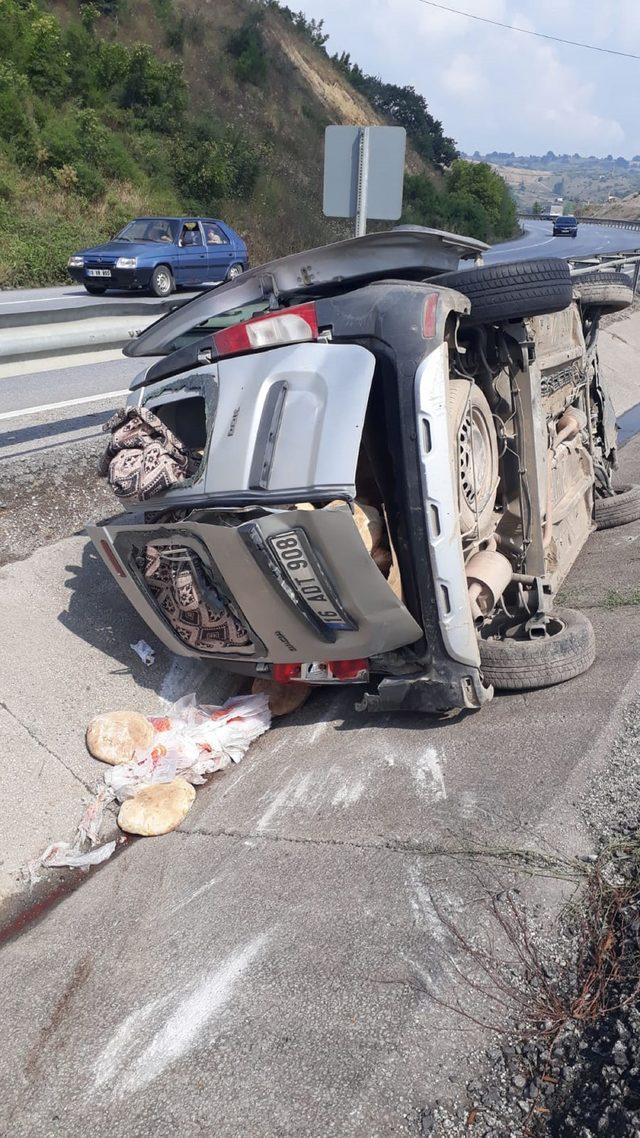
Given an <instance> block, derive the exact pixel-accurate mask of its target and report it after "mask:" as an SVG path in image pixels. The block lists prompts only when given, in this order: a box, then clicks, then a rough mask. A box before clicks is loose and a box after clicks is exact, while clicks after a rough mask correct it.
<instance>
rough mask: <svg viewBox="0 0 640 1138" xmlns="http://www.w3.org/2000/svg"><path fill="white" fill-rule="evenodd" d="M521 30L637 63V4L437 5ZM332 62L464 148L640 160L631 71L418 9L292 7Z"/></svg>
mask: <svg viewBox="0 0 640 1138" xmlns="http://www.w3.org/2000/svg"><path fill="white" fill-rule="evenodd" d="M445 2H446V3H450V4H451V5H452V6H453V7H456V6H460V8H464V9H466V10H467V11H469V12H473V13H474V14H476V15H479V16H485V17H488V18H490V19H495V20H501V21H504V22H505V23H507V24H513V25H514V26H519V27H522V28H525V27H526V28H530V29H531V30H535V31H540V32H545V33H546V32H549V33H551V34H555V35H558V36H561V37H564V38H567V39H578V40H583V41H585V42H592V43H597V44H601V45H602V46H606V47H611V48H614V49H616V50H622V51H631V52H634V51H637V52H638V53H639V54H640V3H638V0H536V3H535V5H533V4H531V3H530V2H529V0H526V3H525V0H445ZM295 6H296V7H299V6H301V7H302V9H303V11H305V12H306V14H307V15H309V16H313V17H314V18H315V19H324V21H325V31H328V32H329V34H330V42H329V44H328V47H329V50H330V51H343V50H344V51H349V52H350V54H351V58H352V59H353V60H355V61H357V62H358V63H359V64H360V66H361V67H363V68H364V70H365V71H368V72H370V73H373V74H377V75H380V76H381V78H383V79H386V80H387V81H389V82H392V83H399V84H410V85H412V86H414V87H415V88H416V90H417V91H419V92H420V93H421V94H423V95H424V96H425V98H426V99H427V102H428V104H429V107H430V110H431V111H432V113H433V114H434V115H435V117H436V118H438V119H440V120H441V121H442V123H443V127H444V130H445V133H447V134H450V135H451V136H452V137H454V138H455V139H456V140H457V141H458V144H459V145H460V146H461V148H462V149H464V150H468V151H473V150H475V149H478V150H481V151H487V150H494V149H495V150H515V151H516V152H517V153H525V154H527V153H544V152H545V151H547V150H550V149H551V150H556V151H559V152H564V151H568V152H570V153H573V152H574V151H576V150H580V151H582V152H583V153H584V152H586V153H590V154H607V153H609V152H612V153H623V154H626V155H627V156H628V157H630V156H631V155H632V154H636V153H638V152H640V119H639V118H638V116H637V114H636V111H635V107H636V104H637V80H638V63H635V62H633V61H631V60H627V61H625V60H624V59H616V57H615V56H607V55H603V54H601V53H598V52H588V51H585V50H583V49H580V48H576V47H569V46H566V45H561V44H554V43H552V42H551V41H545V40H542V39H535V38H533V37H529V36H524V35H519V34H518V33H517V32H515V31H509V30H508V29H503V28H497V27H493V26H492V25H488V24H482V23H479V22H478V21H476V20H469V19H465V18H463V17H462V16H457V15H454V14H452V13H448V12H443V11H438V10H436V9H434V8H431V7H430V6H428V5H426V4H423V3H421V2H420V0H369V3H368V4H367V6H366V17H365V18H362V19H357V20H355V19H354V4H353V0H348V2H346V3H345V0H297V2H296V5H295Z"/></svg>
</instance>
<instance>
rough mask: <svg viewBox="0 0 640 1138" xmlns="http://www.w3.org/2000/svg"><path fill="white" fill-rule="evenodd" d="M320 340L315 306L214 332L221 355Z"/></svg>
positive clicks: (272, 313)
mask: <svg viewBox="0 0 640 1138" xmlns="http://www.w3.org/2000/svg"><path fill="white" fill-rule="evenodd" d="M317 339H318V317H317V315H316V306H315V304H312V303H310V304H298V305H297V306H296V307H295V308H283V309H281V311H280V312H270V313H268V314H267V315H266V316H256V318H255V320H245V322H244V323H243V324H234V325H233V327H231V328H223V329H222V330H221V331H220V332H216V333H214V337H213V342H214V344H215V348H216V352H217V354H218V356H233V355H239V354H240V353H242V352H255V351H257V350H258V349H259V348H277V347H279V346H280V345H281V344H299V343H304V342H305V341H307V340H317Z"/></svg>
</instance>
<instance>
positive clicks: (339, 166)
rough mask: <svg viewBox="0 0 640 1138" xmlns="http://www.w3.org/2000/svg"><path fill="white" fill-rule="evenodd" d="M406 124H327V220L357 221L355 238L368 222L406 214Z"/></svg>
mask: <svg viewBox="0 0 640 1138" xmlns="http://www.w3.org/2000/svg"><path fill="white" fill-rule="evenodd" d="M406 143H407V132H406V130H405V129H404V127H403V126H328V127H327V129H326V130H325V135H324V198H323V206H322V208H323V212H324V214H325V216H326V217H353V218H355V222H356V237H362V236H363V234H365V233H366V232H367V218H368V217H372V218H375V219H376V220H378V221H382V220H386V221H397V220H398V218H399V217H400V215H401V213H402V187H403V182H404V155H405V149H406Z"/></svg>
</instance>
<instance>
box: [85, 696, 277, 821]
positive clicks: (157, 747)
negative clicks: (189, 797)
mask: <svg viewBox="0 0 640 1138" xmlns="http://www.w3.org/2000/svg"><path fill="white" fill-rule="evenodd" d="M150 722H151V723H152V724H153V726H154V727H155V731H156V733H155V737H154V739H153V742H152V744H151V746H150V748H149V750H148V751H147V752H146V753H145V754H144V755H143V756H142V757H141V758H140V759H139V760H138V761H136V762H133V763H126V764H123V765H122V766H118V767H112V768H111V769H110V770H108V771H106V772H105V775H104V779H105V783H106V784H107V786H108V787H110V789H111V790H112V791H113V793H114V795H115V797H116V798H117V799H118V800H119V801H120V802H122V801H123V800H124V799H125V798H130V797H131V795H133V794H135V793H136V791H137V790H138V788H139V787H140V786H141V785H143V784H145V785H149V783H153V782H171V781H172V779H174V778H176V776H177V775H180V776H181V777H182V778H185V779H186V780H187V782H191V783H193V784H194V786H197V785H199V784H201V783H203V782H205V781H206V778H207V775H210V774H212V773H213V771H219V770H224V768H225V767H228V766H229V765H230V764H231V763H232V762H233V763H238V762H240V759H241V758H242V756H243V755H244V754H245V752H246V751H247V749H248V748H249V746H250V744H251V743H252V742H253V740H254V739H257V738H258V736H259V735H262V734H263V733H264V732H265V731H266V730H267V729H268V727H269V724H270V722H271V714H270V711H269V704H268V700H267V697H266V696H265V695H242V696H234V697H232V698H231V699H229V700H227V702H226V703H225V704H224V705H223V706H222V707H198V705H197V704H196V700H195V696H194V695H189V696H184V697H183V698H182V699H180V700H178V701H177V703H174V704H173V706H172V707H170V708H169V710H168V711H167V713H166V715H163V716H150Z"/></svg>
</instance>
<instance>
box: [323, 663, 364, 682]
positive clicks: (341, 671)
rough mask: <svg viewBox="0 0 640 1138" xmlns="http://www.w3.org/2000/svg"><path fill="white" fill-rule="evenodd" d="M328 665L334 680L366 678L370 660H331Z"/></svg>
mask: <svg viewBox="0 0 640 1138" xmlns="http://www.w3.org/2000/svg"><path fill="white" fill-rule="evenodd" d="M327 667H328V668H330V670H331V674H332V676H333V678H334V680H358V679H366V678H367V676H368V674H369V661H368V660H331V661H330V663H329V664H328V665H327Z"/></svg>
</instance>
